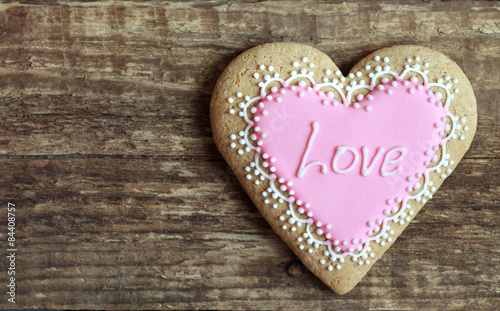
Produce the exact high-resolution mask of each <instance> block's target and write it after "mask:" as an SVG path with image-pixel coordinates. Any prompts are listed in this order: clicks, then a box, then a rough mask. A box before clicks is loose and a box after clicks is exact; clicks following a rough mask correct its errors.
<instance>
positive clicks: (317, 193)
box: [254, 80, 446, 252]
mask: <svg viewBox="0 0 500 311" xmlns="http://www.w3.org/2000/svg"><path fill="white" fill-rule="evenodd" d="M392 83H393V84H391V82H388V83H383V84H381V85H382V87H383V90H381V89H379V88H380V86H379V88H375V89H374V90H373V91H371V93H370V94H369V95H371V96H366V97H365V98H364V99H361V98H359V100H358V104H359V106H358V105H350V106H345V105H343V104H342V103H340V102H338V101H336V100H334V99H331V98H330V97H328V96H327V95H326V94H324V93H322V92H320V91H318V90H317V89H314V88H310V87H309V88H307V87H303V86H298V85H297V86H287V87H283V88H281V89H279V90H277V91H276V92H273V93H271V94H269V95H270V96H268V97H267V98H265V99H263V100H262V101H261V104H260V105H259V106H258V108H257V111H256V112H255V114H254V117H257V118H255V124H254V131H255V134H257V137H258V140H260V141H261V143H260V144H261V146H260V147H261V148H260V153H261V154H262V155H264V154H267V160H266V162H267V163H268V164H269V166H270V167H274V169H275V172H274V173H275V174H276V176H277V177H278V178H283V179H284V183H283V185H287V183H288V182H290V181H291V182H292V184H291V186H287V190H288V191H290V190H292V193H293V197H294V198H295V199H296V201H299V200H300V201H301V202H302V205H301V207H303V208H304V210H305V213H304V215H306V214H307V213H312V216H311V218H312V219H313V220H314V221H315V222H320V223H321V229H322V230H323V232H324V234H325V236H326V235H327V234H330V238H329V239H330V240H331V241H332V242H334V245H335V246H337V247H339V248H340V249H341V250H342V251H351V252H352V251H353V250H355V249H356V248H358V247H359V246H360V245H361V243H362V242H363V241H365V240H368V238H369V236H370V233H371V231H372V230H373V229H374V228H375V227H374V225H375V226H376V224H377V221H381V220H383V219H384V218H385V217H387V216H386V215H385V214H384V211H386V210H389V211H390V210H392V209H393V208H394V207H396V205H398V203H397V202H401V201H403V202H405V201H406V198H407V197H408V187H413V186H415V184H416V182H417V180H418V179H419V178H418V177H419V176H421V175H420V174H422V173H424V172H425V171H426V170H427V166H428V164H429V162H432V158H433V156H434V153H435V151H434V149H433V148H434V147H435V146H437V145H438V144H439V143H441V136H440V134H441V133H442V132H443V131H444V128H445V125H446V122H445V121H446V118H445V115H446V111H445V109H444V108H443V107H442V104H441V102H440V101H439V99H438V98H437V97H436V96H435V95H434V94H433V93H432V92H430V91H429V90H428V88H427V87H426V86H424V85H420V84H418V83H416V82H413V81H405V82H404V83H405V85H403V81H402V80H397V81H396V83H394V82H392ZM419 88H420V89H419ZM292 89H293V90H292ZM278 98H279V99H278ZM355 106H356V107H358V108H355ZM368 106H369V108H367V107H368ZM313 123H315V124H316V125H315V126H316V133H315V135H314V137H311V135H312V133H313ZM311 138H314V139H313V140H311ZM308 144H310V149H309V153H308V154H307V157H306V159H305V163H304V164H305V165H307V164H309V163H313V164H316V165H313V166H311V167H309V168H308V169H307V170H306V171H305V172H304V171H303V176H302V177H298V175H300V174H298V173H299V168H300V165H301V161H302V158H303V157H304V155H305V152H306V148H307V146H308ZM339 146H345V148H346V149H347V150H346V151H345V152H344V153H343V154H341V153H340V152H339V151H340V149H342V148H340V149H339V148H338V147H339ZM363 147H366V148H367V149H365V152H363V151H362V148H363ZM380 147H382V148H384V151H383V152H382V151H381V150H380V151H379V153H380V155H379V156H378V158H374V157H375V154H376V152H377V149H378V148H380ZM394 148H397V150H399V151H395V149H394ZM403 148H404V149H403ZM390 150H393V151H392V153H390V154H388V152H389V151H390ZM402 150H404V151H406V153H404V152H402ZM353 152H355V153H357V155H358V160H357V162H355V163H353V159H354V155H353ZM335 154H337V159H336V160H337V161H336V171H337V172H335V171H334V169H333V168H332V161H333V159H334V156H335ZM398 157H401V159H399V160H400V161H397V158H398ZM374 159H376V161H374ZM384 160H385V161H386V162H387V163H386V165H385V167H382V166H383V165H382V163H383V162H384ZM363 161H365V167H368V168H370V167H371V168H372V169H371V171H369V172H368V170H365V175H366V176H363V174H362V163H363ZM372 161H374V162H373V163H372ZM321 164H323V165H321ZM372 165H373V166H372ZM350 166H352V169H351V170H350V171H349V172H342V170H344V169H346V168H348V167H350ZM398 166H401V167H402V169H401V171H394V170H396V169H397V168H398ZM274 169H273V170H274ZM382 171H385V172H389V173H391V172H392V173H393V174H392V175H389V176H382ZM393 171H394V172H393ZM338 172H340V173H338ZM306 203H308V204H307V205H306ZM327 225H329V226H327Z"/></svg>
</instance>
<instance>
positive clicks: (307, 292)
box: [0, 0, 500, 310]
mask: <svg viewBox="0 0 500 311" xmlns="http://www.w3.org/2000/svg"><path fill="white" fill-rule="evenodd" d="M47 3H49V4H46V5H31V4H23V3H9V4H1V5H0V51H1V52H0V102H1V105H0V116H1V119H0V143H1V144H0V170H1V174H0V175H1V176H0V193H1V197H0V200H1V202H0V204H1V206H0V208H1V209H2V217H1V219H2V220H1V223H0V226H1V227H0V232H1V238H2V241H3V242H2V246H1V248H2V249H4V250H0V254H4V253H6V249H7V245H6V244H5V238H6V233H7V225H6V218H5V217H4V216H5V208H6V207H7V203H8V202H12V203H14V204H16V206H17V211H16V213H17V238H18V239H17V248H18V253H17V270H16V271H17V275H16V276H17V304H15V305H12V304H10V303H8V302H7V298H8V296H7V295H6V293H5V292H6V291H5V288H6V284H7V273H6V271H7V264H8V263H7V259H6V257H5V256H1V257H2V259H1V260H0V282H1V283H0V288H4V289H3V290H1V291H0V307H2V308H30V309H31V308H33V309H36V308H49V309H64V308H69V309H75V308H91V309H95V308H98V309H102V308H110V309H111V308H112V309H130V308H141V309H195V308H196V309H199V308H203V309H240V308H241V309H286V310H290V309H306V308H313V309H337V310H339V309H341V310H384V309H390V310H432V309H438V310H460V309H467V310H498V309H499V308H500V286H499V282H500V264H499V251H500V232H499V227H500V217H499V211H500V210H499V205H500V199H499V195H500V185H499V181H500V176H499V174H500V173H499V169H500V148H499V145H500V138H499V136H500V125H499V124H500V104H499V101H500V99H499V98H500V97H499V92H500V87H499V81H500V70H499V69H500V68H499V67H500V4H499V3H498V2H494V1H475V2H442V3H440V2H434V1H412V2H410V1H369V0H363V1H350V2H347V1H346V2H340V1H336V2H332V3H324V2H322V3H315V2H309V1H307V2H306V1H303V2H298V1H289V2H287V1H280V2H272V3H269V2H268V3H260V2H258V1H249V2H247V3H242V2H239V1H182V2H164V3H156V2H153V3H139V2H126V3H121V2H100V3H86V2H82V3H80V2H76V1H75V2H70V3H61V4H59V3H58V2H57V1H48V2H47ZM403 3H404V4H403ZM274 41H295V42H302V43H306V44H310V45H313V46H315V47H317V48H318V49H320V50H322V51H324V52H326V53H327V54H328V55H329V56H331V57H332V58H333V59H334V61H335V62H336V63H337V64H338V65H339V66H340V68H341V69H342V70H343V71H344V72H347V71H348V70H349V68H350V67H351V66H352V65H353V64H355V63H356V62H357V61H358V60H360V59H361V58H362V57H364V56H365V55H367V54H368V53H370V52H372V51H374V50H376V49H378V48H381V47H387V46H391V45H394V44H403V43H404V44H409V43H413V44H421V45H425V46H428V47H431V48H435V49H437V50H439V51H441V52H443V53H445V54H447V55H449V56H450V57H451V58H452V59H454V60H455V61H456V62H457V63H458V64H459V65H460V66H461V67H462V68H463V70H464V71H465V73H466V74H467V75H468V76H469V78H470V80H471V82H472V85H473V87H474V90H475V92H476V96H477V99H478V109H479V126H478V132H477V134H476V137H475V140H474V142H473V144H472V147H471V150H470V151H469V152H468V153H467V154H466V156H465V158H464V160H463V161H462V163H461V164H460V165H459V167H458V168H457V170H456V171H455V172H454V173H453V175H452V176H451V177H450V178H449V179H448V180H446V182H445V184H444V185H443V187H442V188H441V189H440V191H439V193H438V194H437V195H436V196H435V198H434V199H432V200H431V201H430V202H429V203H428V204H427V206H426V207H425V208H424V210H423V211H422V212H421V213H420V214H419V215H418V217H417V219H416V220H415V221H414V222H413V223H412V224H411V225H410V226H409V228H408V229H407V230H406V231H405V232H404V233H403V235H402V236H401V237H400V238H399V239H398V241H397V243H396V244H395V245H394V246H393V247H392V248H391V249H390V250H389V251H388V252H387V253H386V255H385V256H384V257H383V258H382V259H381V260H380V261H379V262H377V264H376V265H375V266H374V267H373V269H372V270H371V271H370V272H369V273H368V275H367V276H366V277H365V279H364V280H363V281H362V282H361V283H360V284H359V285H358V286H357V287H356V288H355V289H354V290H353V291H352V292H350V293H348V294H346V295H344V296H337V295H335V294H334V293H333V292H331V291H330V290H329V289H328V288H327V287H326V286H325V285H323V284H322V283H321V282H320V281H319V280H318V279H316V278H315V277H314V276H313V275H312V274H311V273H310V272H309V271H307V270H305V269H304V268H303V267H302V266H301V265H300V263H298V262H297V259H296V257H295V256H294V255H293V253H292V252H291V251H290V250H288V249H287V248H286V246H285V245H284V243H283V242H281V240H280V239H279V238H278V237H277V235H275V234H274V233H273V232H272V230H271V229H270V227H269V226H268V224H267V223H266V222H265V221H264V220H263V219H262V217H261V216H260V214H259V213H258V212H257V210H256V208H255V207H254V206H253V205H252V203H251V201H250V199H249V198H248V197H247V195H246V194H245V193H244V191H243V190H242V188H241V187H240V185H239V184H238V181H237V180H236V178H235V177H234V175H233V174H232V173H231V171H230V170H229V169H228V166H227V165H226V164H225V162H224V161H223V160H222V157H221V156H220V155H219V153H218V151H217V149H216V147H215V144H214V142H213V140H212V137H211V131H210V123H209V116H208V112H209V102H210V96H211V91H212V89H213V87H214V84H215V81H216V79H217V77H218V76H219V75H220V73H221V72H222V70H223V69H224V67H225V66H226V65H227V64H228V63H229V62H230V61H231V60H232V59H233V58H234V57H235V56H236V55H238V54H239V53H241V52H243V51H244V50H246V49H248V48H250V47H253V46H255V45H258V44H261V43H265V42H274Z"/></svg>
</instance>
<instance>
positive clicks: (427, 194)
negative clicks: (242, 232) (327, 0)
mask: <svg viewBox="0 0 500 311" xmlns="http://www.w3.org/2000/svg"><path fill="white" fill-rule="evenodd" d="M374 60H375V61H376V62H383V63H388V62H389V58H388V57H384V58H383V59H382V58H381V57H379V56H378V55H377V56H375V58H374ZM415 61H417V62H418V61H420V58H419V57H418V56H417V57H415ZM302 62H307V57H303V58H302ZM410 62H412V59H411V58H408V59H407V64H406V65H405V69H404V71H403V72H402V73H401V75H398V74H397V73H396V72H394V71H391V70H390V67H389V65H385V66H384V68H382V67H381V66H376V67H375V68H374V70H375V72H370V73H369V74H368V77H369V78H370V79H371V81H370V84H368V85H367V84H365V83H364V81H363V80H360V81H355V80H352V81H351V85H348V86H345V90H346V91H347V94H345V93H344V91H343V88H344V86H343V85H342V83H339V81H338V79H340V82H344V81H345V79H346V78H345V77H342V76H341V75H342V74H341V72H340V71H339V70H337V71H336V72H335V75H336V76H338V79H335V78H334V79H332V81H331V82H330V81H329V79H328V78H324V79H323V83H316V81H314V79H313V75H314V72H312V71H309V72H307V69H305V68H303V69H301V70H300V73H297V72H296V71H291V72H290V77H289V78H288V79H287V80H283V79H281V78H280V75H279V73H275V74H274V76H273V77H271V76H270V75H269V74H266V75H264V77H263V78H264V80H263V81H262V80H261V81H260V82H259V83H258V86H259V88H260V91H259V94H260V96H256V97H253V98H250V97H249V96H245V97H244V100H245V101H244V102H240V103H239V104H238V107H239V108H240V109H241V111H240V112H239V116H240V117H242V118H243V119H244V120H245V122H246V123H247V126H246V128H245V130H244V131H240V132H239V136H240V137H242V138H240V139H239V143H240V144H241V145H243V146H244V150H245V151H246V152H250V151H251V150H255V151H256V152H255V158H254V161H252V162H251V163H250V165H249V166H247V167H246V168H245V170H246V171H247V172H248V174H247V175H246V178H247V179H249V180H251V179H252V178H253V177H252V175H251V171H252V170H253V173H254V175H255V176H256V177H257V179H256V180H255V184H260V182H261V181H264V180H268V181H269V187H268V188H267V191H263V192H262V195H263V196H264V197H267V196H268V195H270V196H271V197H272V198H274V199H277V200H278V202H279V204H280V205H282V206H283V205H285V206H286V205H287V206H288V207H287V210H286V212H285V214H286V215H287V216H289V217H288V220H287V223H288V224H289V225H291V230H292V231H296V227H301V226H302V225H303V224H305V225H306V229H305V231H306V232H305V233H304V234H303V235H302V237H299V238H298V239H297V241H298V243H299V248H300V249H303V250H306V246H304V244H302V242H304V241H305V245H313V246H314V248H316V249H318V248H319V247H320V245H324V246H325V251H324V252H323V254H324V256H325V257H327V258H329V260H330V261H331V263H333V262H337V260H338V261H339V262H340V263H343V262H344V261H345V257H346V256H350V257H352V260H353V261H356V262H358V264H359V265H363V264H370V260H369V257H371V258H373V257H374V253H372V252H371V248H370V246H369V244H370V242H371V241H375V242H376V243H379V244H380V245H381V246H384V245H385V241H384V240H386V241H387V242H388V243H391V242H392V238H391V237H389V235H392V234H394V231H393V230H391V228H390V226H389V225H388V222H389V221H391V220H392V221H393V222H395V223H396V225H397V224H399V225H404V223H405V221H406V222H409V221H410V220H411V217H410V216H412V215H414V212H413V211H412V210H411V206H410V205H409V204H408V201H410V200H415V201H417V202H422V203H424V204H425V203H426V202H427V199H430V198H432V192H435V191H436V188H435V187H432V185H433V184H432V182H431V181H430V180H429V173H430V172H436V173H438V174H439V173H441V172H442V168H443V167H447V166H448V165H449V164H451V165H453V164H454V162H453V161H452V160H450V161H448V160H447V159H448V158H449V157H450V155H449V154H447V153H446V143H447V142H448V141H449V140H450V139H456V138H457V135H456V134H455V131H458V130H460V128H461V126H460V124H457V122H456V121H457V120H459V118H458V117H455V116H454V115H453V114H452V113H451V112H450V111H449V110H448V107H449V106H450V103H451V100H452V99H453V98H454V95H453V94H452V93H451V92H450V91H449V89H450V88H451V86H452V85H451V81H452V82H453V83H457V82H458V80H457V79H451V77H450V76H448V75H447V76H445V77H444V79H441V78H440V79H438V80H437V81H436V82H429V81H428V78H427V73H428V70H423V71H422V70H420V65H419V64H418V63H417V64H413V65H412V66H410V65H409V63H410ZM292 65H293V66H294V67H299V66H300V62H299V61H294V62H293V63H292ZM424 66H425V67H429V63H427V62H426V63H425V64H424ZM309 67H310V68H314V64H313V63H310V64H309ZM259 69H260V70H266V69H267V70H268V71H270V72H272V71H274V68H273V66H269V67H267V68H266V66H264V65H260V66H259ZM365 69H366V70H370V69H371V66H370V65H367V66H366V67H365ZM410 72H412V73H415V74H417V75H419V76H420V77H421V78H422V79H423V82H424V83H423V84H424V86H426V87H427V88H429V89H430V88H431V87H435V88H440V89H442V90H444V91H445V92H446V101H445V103H444V109H445V111H446V117H447V118H449V119H450V121H451V129H450V130H449V131H450V132H449V133H448V135H447V136H446V137H444V138H442V139H441V141H440V143H439V144H438V145H439V146H440V147H441V159H439V161H438V163H437V164H435V165H434V166H433V167H431V168H429V167H428V170H427V171H426V172H425V173H424V174H423V175H422V177H420V178H419V182H418V184H416V186H415V188H414V189H412V190H411V191H409V192H408V195H407V196H406V197H405V198H404V199H403V200H402V201H401V202H398V204H396V206H395V208H397V210H396V211H393V214H392V215H390V216H389V215H386V217H385V218H384V219H383V220H381V219H379V220H378V222H377V224H375V223H373V222H369V223H370V225H371V226H375V229H374V232H375V233H376V235H372V236H370V237H369V238H368V240H364V239H362V240H361V241H360V242H361V244H362V245H363V246H361V245H360V246H359V247H358V248H357V249H356V250H353V251H352V252H342V251H340V249H339V248H335V246H336V245H338V241H334V242H332V241H331V240H329V238H330V237H329V235H326V240H319V239H317V238H316V237H315V236H321V235H323V230H322V229H320V227H321V224H319V223H316V224H315V223H314V221H313V219H312V218H309V217H308V218H306V219H302V218H300V217H297V215H296V212H295V210H297V211H298V212H299V213H304V212H305V210H304V208H303V207H299V206H301V205H302V203H301V202H300V201H297V202H295V199H294V198H293V194H294V193H293V190H291V191H288V190H286V189H287V188H286V186H285V187H283V185H282V186H281V187H280V188H281V190H279V189H278V188H277V187H276V182H278V183H281V181H278V180H276V179H277V177H276V175H275V174H273V172H274V171H273V167H271V168H270V171H271V174H267V173H266V172H265V171H264V169H262V168H261V167H260V163H261V162H263V165H262V166H264V167H268V163H267V162H264V160H265V159H266V158H267V157H268V156H267V154H263V155H262V156H261V154H260V153H259V152H258V151H257V150H258V149H257V148H259V147H258V146H255V145H254V144H252V143H251V142H250V139H249V132H250V129H252V128H253V126H254V121H253V120H252V119H251V118H250V116H251V115H249V111H248V110H249V108H250V107H251V106H253V105H255V103H256V102H257V101H259V100H261V99H264V98H265V97H266V96H267V95H268V93H266V88H267V87H268V86H269V84H270V83H273V82H278V83H279V84H281V87H286V86H289V85H295V84H291V82H292V81H293V80H298V79H300V81H304V80H308V81H309V82H310V83H311V84H312V86H313V88H314V89H315V90H320V89H321V88H323V87H331V88H333V89H334V90H335V91H336V92H337V93H338V95H339V96H340V97H341V99H342V103H343V104H344V105H346V106H348V105H350V104H351V103H353V99H352V95H353V93H354V92H355V91H357V90H359V89H367V90H369V91H372V90H373V89H375V87H377V86H378V83H377V81H376V80H377V79H378V78H379V77H381V76H383V75H391V76H393V77H394V78H396V79H401V80H404V77H405V76H406V74H408V73H410ZM325 74H326V75H331V74H332V71H331V70H329V69H327V70H325ZM355 76H357V77H360V76H362V73H361V72H359V71H358V72H357V73H356V74H354V73H350V74H349V78H351V79H353V78H355ZM253 77H254V78H255V79H259V77H260V75H259V73H257V72H255V73H254V75H253ZM384 80H385V79H384ZM450 80H451V81H450ZM445 81H450V82H446V84H443V82H445ZM383 82H384V81H381V82H379V83H383ZM297 83H299V80H298V81H297ZM273 88H274V87H273ZM458 91H459V90H458V88H455V89H454V92H455V93H458ZM436 94H437V93H436ZM242 96H243V95H242V93H241V92H238V93H237V94H236V97H237V98H241V97H242ZM358 96H359V95H358ZM361 98H362V97H361ZM358 100H360V98H359V97H358ZM228 102H229V103H230V104H232V103H233V102H234V99H233V98H232V97H230V98H228ZM356 105H357V103H355V102H354V107H355V108H358V107H359V105H358V107H356ZM229 113H230V114H234V113H235V110H234V109H233V108H231V109H229ZM252 115H253V113H252ZM460 121H461V123H465V122H466V119H465V117H461V118H460ZM463 130H464V131H467V130H468V127H467V126H464V127H463ZM254 131H255V132H258V131H259V129H258V128H255V129H254ZM447 131H448V130H445V131H444V132H443V134H444V133H445V132H447ZM464 134H465V133H462V135H461V136H460V140H464V139H465V136H464ZM230 138H231V140H236V138H237V136H236V135H235V134H232V135H230ZM250 138H251V139H252V140H253V141H257V139H256V136H255V134H253V135H251V137H250ZM231 147H232V148H236V143H235V142H232V143H231ZM259 149H260V148H259ZM435 150H436V149H435ZM237 152H238V154H240V155H241V154H243V153H244V152H243V149H238V151H237ZM436 157H437V156H435V157H434V159H433V162H436V161H437V160H438V158H436ZM446 173H447V174H450V173H451V169H449V168H448V169H446ZM440 177H441V178H446V174H445V173H441V174H440ZM420 179H422V180H420ZM289 183H291V182H289ZM288 186H291V184H289V185H288ZM429 187H430V188H429ZM419 188H421V190H420V191H419V192H418V193H416V194H414V195H410V192H412V191H414V190H418V189H419ZM282 191H286V192H288V194H289V196H288V197H287V196H285V195H283V193H282ZM264 202H265V203H266V204H269V200H268V199H265V200H264ZM294 203H295V205H297V207H296V208H294ZM399 203H400V204H399ZM307 205H308V204H306V205H305V207H306V208H307V207H308V206H307ZM273 208H278V204H276V203H274V204H273ZM407 209H408V211H406V210H407ZM407 213H408V214H407ZM389 214H390V213H389ZM279 219H280V220H281V221H285V220H286V217H285V216H283V215H281V216H280V217H279ZM312 226H315V227H316V228H317V229H316V232H315V234H313V233H312V232H311V230H312ZM282 228H283V230H287V229H288V226H287V225H286V224H285V225H283V226H282ZM336 243H337V244H336ZM307 251H308V252H309V253H312V252H313V248H312V247H308V248H307ZM359 259H361V260H360V261H358V260H359ZM320 263H321V264H326V261H325V259H321V260H320ZM336 268H337V269H341V265H340V264H337V265H336ZM328 270H329V271H332V270H333V266H332V265H331V264H330V265H328Z"/></svg>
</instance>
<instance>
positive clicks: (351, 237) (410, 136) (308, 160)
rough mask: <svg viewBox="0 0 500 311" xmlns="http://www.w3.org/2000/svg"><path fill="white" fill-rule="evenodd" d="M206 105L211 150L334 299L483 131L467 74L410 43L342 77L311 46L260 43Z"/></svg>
mask: <svg viewBox="0 0 500 311" xmlns="http://www.w3.org/2000/svg"><path fill="white" fill-rule="evenodd" d="M210 108H211V110H210V117H211V121H212V130H213V135H214V139H215V142H216V144H217V146H218V148H219V150H220V152H221V153H222V155H223V156H224V159H225V160H226V161H227V162H228V163H229V165H230V166H231V168H232V169H233V171H234V172H235V173H236V176H237V177H238V179H239V181H240V182H241V184H242V185H243V187H244V188H245V190H246V192H247V193H248V194H249V196H250V198H251V199H252V201H253V202H254V204H255V205H256V206H257V208H258V209H259V211H260V212H261V213H262V215H263V216H264V218H265V219H266V220H267V221H268V222H269V224H270V225H271V227H272V228H273V229H274V231H275V232H276V233H277V234H278V235H279V236H280V237H281V238H282V239H283V241H285V243H286V244H287V245H288V246H289V247H290V248H291V249H292V250H293V252H294V253H295V254H296V255H297V256H298V257H299V258H300V259H301V261H302V262H303V263H304V264H305V265H306V266H307V267H308V268H309V269H310V270H311V271H312V272H313V273H314V274H315V275H316V276H318V277H319V278H320V279H321V280H322V281H323V282H324V283H325V284H326V285H328V286H329V287H330V288H331V289H332V290H334V291H335V292H337V293H339V294H342V293H346V292H348V291H349V290H351V289H352V288H353V287H354V286H355V285H356V284H357V283H358V282H359V281H360V280H361V278H362V277H363V276H364V275H365V274H366V273H367V271H368V270H369V269H370V268H371V267H372V266H373V265H374V263H375V262H376V261H377V259H378V258H380V257H381V256H382V254H383V253H384V252H385V251H386V250H387V249H388V248H389V247H390V246H391V245H392V243H394V242H395V240H396V238H397V237H398V236H399V235H400V234H401V232H402V231H403V230H404V229H405V227H406V226H407V225H408V224H409V222H410V221H411V220H412V219H413V218H414V217H415V215H416V214H417V213H418V211H419V210H420V209H421V208H422V206H423V205H424V204H425V203H426V202H427V201H428V200H429V199H431V198H432V197H433V196H434V195H435V193H436V191H437V190H438V189H439V187H440V186H441V184H442V183H443V181H444V180H445V179H446V178H447V177H448V176H449V175H450V174H451V172H452V171H453V170H454V168H455V167H456V166H457V164H458V162H459V161H460V159H461V158H462V156H463V155H464V153H465V152H466V151H467V149H468V148H469V146H470V144H471V141H472V139H473V137H474V133H475V131H476V122H477V114H476V100H475V97H474V93H473V90H472V87H471V85H470V83H469V80H468V79H467V77H466V76H465V75H464V73H463V72H462V70H461V69H460V68H459V67H458V66H457V65H456V64H455V63H454V62H453V61H451V60H450V59H449V58H447V57H446V56H444V55H443V54H441V53H439V52H436V51H434V50H431V49H428V48H424V47H420V46H407V45H404V46H394V47H390V48H385V49H381V50H378V51H376V52H374V53H372V54H370V55H368V56H367V57H365V58H364V59H362V60H361V61H360V62H359V63H358V64H357V65H355V66H354V68H353V69H352V70H351V72H350V73H349V74H348V75H347V76H343V75H342V73H341V72H340V71H339V69H338V68H337V66H336V65H335V64H334V63H333V62H332V60H331V59H330V58H329V57H328V56H327V55H325V54H324V53H322V52H320V51H318V50H317V49H314V48H312V47H310V46H307V45H303V44H296V43H271V44H264V45H261V46H258V47H255V48H253V49H250V50H248V51H246V52H244V53H243V54H241V55H240V56H238V57H237V58H236V59H235V60H234V61H233V62H232V63H231V64H230V65H229V66H228V67H227V68H226V69H225V70H224V72H223V74H222V76H221V77H220V79H219V80H218V82H217V85H216V87H215V90H214V93H213V96H212V102H211V107H210Z"/></svg>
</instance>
